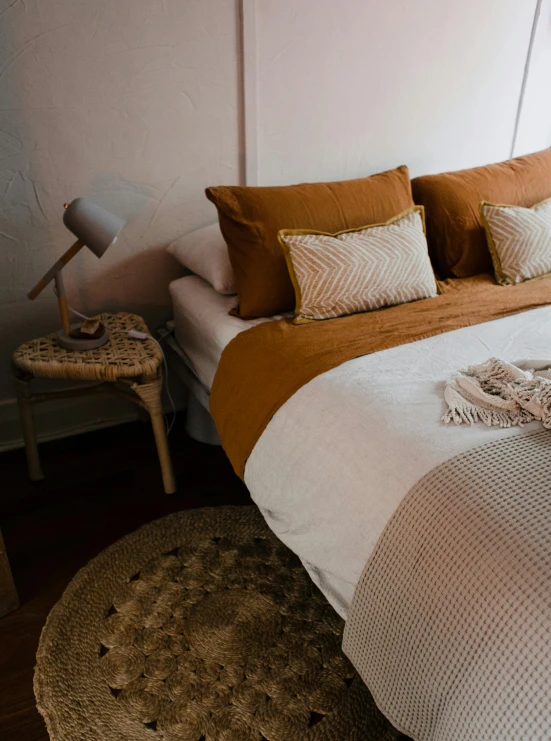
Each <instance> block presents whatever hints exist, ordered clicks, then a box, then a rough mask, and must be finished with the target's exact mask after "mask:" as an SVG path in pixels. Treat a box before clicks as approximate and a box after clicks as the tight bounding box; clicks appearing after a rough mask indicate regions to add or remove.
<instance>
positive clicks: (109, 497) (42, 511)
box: [0, 419, 250, 741]
mask: <svg viewBox="0 0 551 741" xmlns="http://www.w3.org/2000/svg"><path fill="white" fill-rule="evenodd" d="M170 447H171V450H172V456H173V462H174V467H175V471H176V476H177V482H178V492H177V494H174V495H172V496H167V495H165V494H164V492H163V488H162V485H161V478H160V471H159V467H158V462H157V457H156V453H155V446H154V443H153V439H152V435H151V430H150V428H149V426H148V425H147V424H142V423H140V422H136V423H133V424H128V425H122V426H120V427H114V428H111V429H109V430H101V431H99V432H93V433H88V434H85V435H77V436H74V437H72V438H68V439H65V440H58V441H55V442H50V443H45V444H43V445H42V446H41V456H42V464H43V469H44V473H45V475H46V478H45V479H44V481H41V482H38V483H34V484H32V483H30V482H29V481H28V479H27V476H26V470H25V456H24V452H23V450H16V451H12V452H9V453H4V454H2V455H0V473H1V475H0V481H1V490H0V527H1V529H2V532H3V535H4V540H5V541H6V548H7V552H8V555H9V558H10V562H11V565H12V570H13V575H14V579H15V582H16V585H17V588H18V590H19V596H20V600H21V607H20V608H19V609H18V610H17V611H15V612H13V613H11V614H10V615H7V616H6V617H4V618H1V619H0V740H1V741H47V739H48V734H47V733H46V728H45V726H44V723H43V721H42V718H41V716H40V715H39V713H38V711H37V710H36V707H35V703H34V695H33V687H32V679H33V667H34V662H35V652H36V648H37V645H38V638H39V636H40V631H41V629H42V626H43V624H44V621H45V620H46V616H47V615H48V613H49V611H50V609H51V608H52V606H53V605H54V604H55V602H56V601H57V600H58V599H59V597H60V596H61V593H62V592H63V590H64V588H65V586H66V585H67V583H68V582H69V580H70V579H71V577H72V576H73V575H74V574H75V573H76V571H77V570H78V569H79V568H80V567H81V566H84V565H85V564H86V563H87V562H88V561H89V560H90V559H91V558H93V557H94V556H95V555H96V554H98V553H99V552H100V551H101V550H102V549H103V548H105V547H106V546H108V545H109V544H110V543H113V542H114V541H116V540H118V538H120V537H122V536H123V535H125V534H126V533H129V532H131V531H132V530H135V529H136V528H137V527H139V526H140V525H142V524H144V523H146V522H150V521H151V520H154V519H156V518H158V517H162V516H163V515H165V514H169V513H170V512H175V511H178V510H181V509H186V508H193V507H204V506H216V505H222V504H249V503H250V498H249V495H248V492H247V489H246V488H245V486H244V485H243V484H242V483H241V481H240V480H239V479H238V478H237V477H236V476H235V475H234V474H233V471H232V469H231V466H230V464H229V462H228V460H227V459H226V457H225V455H224V453H223V451H222V450H221V448H217V447H211V446H208V445H202V444H201V443H197V442H194V441H193V440H191V439H190V438H188V437H187V436H186V434H185V432H184V430H183V424H182V420H181V419H180V420H177V422H176V424H175V426H174V429H173V431H172V433H171V436H170Z"/></svg>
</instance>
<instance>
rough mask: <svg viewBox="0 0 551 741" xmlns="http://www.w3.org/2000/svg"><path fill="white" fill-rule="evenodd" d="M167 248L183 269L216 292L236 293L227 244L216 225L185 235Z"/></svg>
mask: <svg viewBox="0 0 551 741" xmlns="http://www.w3.org/2000/svg"><path fill="white" fill-rule="evenodd" d="M167 249H168V251H169V252H170V254H171V255H172V256H173V257H175V258H176V259H177V260H178V261H179V262H180V263H182V265H183V266H184V267H185V268H187V269H188V270H191V272H192V273H195V275H199V276H200V277H201V278H204V279H205V280H206V281H207V282H208V283H210V284H211V286H212V287H213V288H215V289H216V290H217V291H218V293H224V294H234V293H236V290H235V278H234V274H233V268H232V266H231V263H230V256H229V254H228V245H227V244H226V242H225V240H224V237H223V236H222V232H221V231H220V226H219V225H218V224H211V225H210V226H205V227H203V228H202V229H196V230H195V231H194V232H191V233H190V234H185V235H184V236H183V237H180V239H177V240H176V241H175V242H173V243H172V244H170V245H169V246H168V247H167Z"/></svg>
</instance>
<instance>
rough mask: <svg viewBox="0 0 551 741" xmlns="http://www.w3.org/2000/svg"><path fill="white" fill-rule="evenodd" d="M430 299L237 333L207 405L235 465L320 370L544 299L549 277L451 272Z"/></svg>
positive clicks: (241, 464)
mask: <svg viewBox="0 0 551 741" xmlns="http://www.w3.org/2000/svg"><path fill="white" fill-rule="evenodd" d="M440 288H441V290H442V294H441V295H439V296H436V297H435V298H430V299H425V300H422V301H417V302H415V303H411V304H402V305H400V306H392V307H390V308H386V309H381V310H380V311H372V312H367V313H365V314H355V315H353V316H348V317H342V318H338V319H329V320H327V321H322V322H315V323H312V324H304V325H300V326H297V325H294V324H292V322H291V320H288V319H282V320H278V321H273V322H266V323H264V324H261V325H259V326H257V327H252V328H251V329H248V330H247V331H245V332H242V333H241V334H239V335H238V336H237V337H236V338H235V339H234V340H232V341H231V342H230V344H229V345H228V346H227V347H226V349H225V350H224V352H223V353H222V358H221V360H220V364H219V366H218V371H217V373H216V376H215V378H214V383H213V387H212V393H211V398H210V411H211V414H212V416H213V418H214V421H215V423H216V427H217V429H218V433H219V435H220V438H221V441H222V444H223V446H224V449H225V451H226V453H227V455H228V457H229V459H230V461H231V463H232V465H233V468H234V470H235V472H236V473H237V474H238V475H239V476H241V478H243V475H244V470H245V464H246V462H247V458H248V457H249V455H250V454H251V452H252V450H253V448H254V446H255V444H256V442H257V440H258V439H259V438H260V436H261V434H262V432H263V431H264V429H265V428H266V426H267V425H268V423H269V421H270V420H271V418H272V417H273V415H274V414H275V413H276V412H277V410H278V409H279V408H280V407H281V406H283V404H284V403H285V402H286V401H287V400H288V399H290V398H291V396H292V395H293V394H294V393H295V392H296V391H298V390H299V389H300V388H301V387H302V386H304V385H305V384H306V383H308V382H309V381H311V380H312V379H313V378H315V377H316V376H318V375H320V374H321V373H325V372H326V371H328V370H331V369H332V368H335V367H337V366H338V365H341V364H342V363H345V362H346V361H348V360H352V359H353V358H357V357H359V356H361V355H368V354H370V353H373V352H377V351H380V350H386V349H388V348H390V347H396V346H398V345H405V344H407V343H409V342H415V341H416V340H421V339H424V338H425V337H431V336H433V335H438V334H441V333H443V332H449V331H452V330H455V329H460V328H461V327H468V326H472V325H474V324H481V323H482V322H487V321H490V320H492V319H499V318H501V317H504V316H509V315H511V314H517V313H519V312H522V311H528V310H529V309H535V308H537V307H539V306H545V305H547V304H551V278H543V279H541V280H538V281H534V282H527V283H520V284H518V285H515V286H499V285H497V284H496V283H495V282H494V279H493V277H492V276H489V275H479V276H475V277H474V278H468V279H461V280H458V279H450V280H447V281H444V282H442V283H440Z"/></svg>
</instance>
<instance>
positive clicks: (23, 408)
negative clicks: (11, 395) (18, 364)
mask: <svg viewBox="0 0 551 741" xmlns="http://www.w3.org/2000/svg"><path fill="white" fill-rule="evenodd" d="M15 393H16V396H17V405H18V407H19V416H20V418H21V426H22V428H23V440H24V441H25V452H26V454H27V467H28V469H29V478H30V480H31V481H41V480H42V479H43V478H44V474H43V473H42V468H41V466H40V457H39V455H38V445H37V443H36V432H35V429H34V418H33V409H32V402H31V398H30V397H31V391H30V383H29V381H25V380H23V379H21V378H16V380H15Z"/></svg>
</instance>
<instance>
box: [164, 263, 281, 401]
mask: <svg viewBox="0 0 551 741" xmlns="http://www.w3.org/2000/svg"><path fill="white" fill-rule="evenodd" d="M169 289H170V295H171V297H172V304H173V307H174V324H175V335H176V340H177V342H178V344H179V345H180V347H181V348H182V350H183V351H184V352H185V354H186V355H187V357H188V358H189V360H190V361H191V363H192V365H193V370H194V371H195V375H196V376H197V378H198V379H199V380H200V381H201V383H202V384H203V385H204V386H206V387H207V388H208V389H211V388H212V382H213V379H214V374H215V373H216V369H217V368H218V363H219V362H220V356H221V355H222V351H223V349H224V348H225V347H226V345H227V344H228V343H229V342H230V341H231V340H233V338H234V337H236V336H237V335H238V334H239V333H240V332H243V331H244V330H245V329H249V327H254V326H255V324H261V323H262V322H266V321H270V320H269V319H239V318H238V317H235V316H230V315H229V314H228V312H229V311H230V309H233V308H234V306H236V304H237V296H223V295H222V294H221V293H218V292H217V291H215V290H214V288H213V287H212V286H211V285H210V283H207V281H206V280H203V279H202V278H199V277H198V276H197V275H186V276H185V277H183V278H178V280H175V281H173V282H172V283H171V284H170V286H169Z"/></svg>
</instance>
